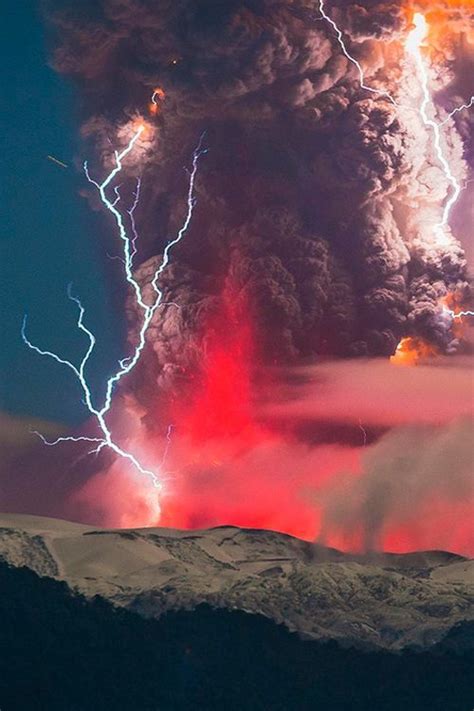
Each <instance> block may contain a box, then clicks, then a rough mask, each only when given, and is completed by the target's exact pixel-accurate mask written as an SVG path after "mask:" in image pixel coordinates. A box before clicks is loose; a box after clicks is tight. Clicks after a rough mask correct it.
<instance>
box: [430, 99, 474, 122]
mask: <svg viewBox="0 0 474 711" xmlns="http://www.w3.org/2000/svg"><path fill="white" fill-rule="evenodd" d="M473 106H474V96H471V98H470V99H469V103H467V104H463V105H462V106H456V108H455V109H453V110H452V111H451V113H449V114H448V115H447V116H446V118H445V119H444V121H441V123H440V124H439V125H440V126H445V125H446V124H447V123H448V121H449V120H450V119H452V118H453V116H455V115H456V114H458V113H459V112H460V111H466V110H467V109H472V107H473Z"/></svg>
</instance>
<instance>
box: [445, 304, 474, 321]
mask: <svg viewBox="0 0 474 711" xmlns="http://www.w3.org/2000/svg"><path fill="white" fill-rule="evenodd" d="M443 312H444V313H445V314H448V315H449V316H450V317H451V318H452V319H453V320H454V319H458V318H459V319H461V318H463V317H465V316H474V311H453V310H452V309H448V308H446V306H444V307H443Z"/></svg>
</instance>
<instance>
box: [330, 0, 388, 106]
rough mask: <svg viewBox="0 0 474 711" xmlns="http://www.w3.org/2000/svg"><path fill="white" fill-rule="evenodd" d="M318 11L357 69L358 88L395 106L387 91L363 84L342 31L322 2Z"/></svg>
mask: <svg viewBox="0 0 474 711" xmlns="http://www.w3.org/2000/svg"><path fill="white" fill-rule="evenodd" d="M319 11H320V13H321V15H322V17H323V18H324V19H325V20H326V22H328V23H329V24H330V25H331V27H332V28H333V30H334V31H335V33H336V37H337V41H338V42H339V44H340V46H341V49H342V52H343V54H344V56H345V57H347V59H348V60H349V61H350V62H352V64H353V65H354V66H355V67H356V68H357V71H358V73H359V82H360V86H361V88H362V89H365V90H366V91H370V93H371V94H377V95H378V96H386V97H387V99H388V100H389V101H391V102H392V104H396V101H395V99H394V98H393V96H391V94H389V93H388V91H384V90H381V89H374V88H373V87H372V86H367V84H366V83H365V77H364V70H363V69H362V67H361V65H360V62H358V61H357V59H356V58H355V57H353V56H352V54H350V52H349V50H348V49H347V47H346V44H345V42H344V36H343V34H342V31H341V30H340V29H339V27H338V26H337V24H336V23H335V22H334V20H333V19H332V18H331V17H329V15H327V14H326V11H325V9H324V0H319Z"/></svg>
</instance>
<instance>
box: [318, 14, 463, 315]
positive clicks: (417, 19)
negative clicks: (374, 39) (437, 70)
mask: <svg viewBox="0 0 474 711" xmlns="http://www.w3.org/2000/svg"><path fill="white" fill-rule="evenodd" d="M319 10H320V12H321V15H322V17H323V18H324V19H325V20H326V21H327V22H328V23H329V24H330V25H331V27H332V28H333V29H334V31H335V32H336V36H337V40H338V42H339V44H340V46H341V49H342V51H343V53H344V55H345V56H346V57H347V59H349V61H350V62H352V64H354V65H355V66H356V67H357V71H358V73H359V81H360V86H361V87H362V88H363V89H365V90H366V91H369V92H371V93H373V94H378V95H382V96H385V97H387V98H388V99H389V100H390V101H391V102H392V103H393V104H394V105H397V102H396V101H395V99H394V98H393V97H392V96H391V94H389V93H388V92H386V91H380V90H378V89H374V88H373V87H370V86H368V85H367V84H366V83H365V77H364V71H363V69H362V67H361V65H360V63H359V62H358V61H357V59H355V57H353V56H352V55H351V54H350V52H349V51H348V49H347V47H346V44H345V42H344V37H343V33H342V31H341V29H340V28H339V27H338V25H337V24H336V22H335V21H334V20H333V19H332V18H331V17H329V15H327V13H326V12H325V9H324V0H319ZM413 24H414V27H413V29H412V30H411V31H410V33H409V34H408V37H407V40H406V43H405V49H406V51H407V52H408V54H410V55H411V56H412V57H413V58H414V60H415V63H416V67H417V72H418V74H419V77H420V82H421V88H422V96H423V98H422V102H421V104H420V106H419V107H418V108H417V111H418V113H419V114H420V116H421V120H422V122H423V124H424V126H426V128H427V129H429V130H431V131H433V135H434V147H435V151H436V156H437V158H438V161H439V164H440V166H441V168H442V170H443V172H444V175H445V177H446V180H447V182H448V183H449V185H450V187H451V195H450V196H449V198H448V199H447V200H446V203H445V205H444V208H443V212H442V219H441V221H440V222H439V223H438V224H437V225H435V227H434V230H435V235H436V238H437V241H438V243H439V244H449V242H450V240H449V237H448V236H447V234H446V229H447V228H448V227H449V219H450V215H451V211H452V209H453V207H454V205H455V204H456V203H457V201H458V198H459V195H460V194H461V192H462V187H461V185H460V184H459V181H458V180H457V178H456V176H455V175H454V173H453V171H452V169H451V166H450V164H449V160H448V159H447V157H446V155H445V153H444V150H443V145H442V131H441V129H442V127H443V126H445V125H446V124H447V123H448V122H449V121H450V120H451V119H452V118H453V117H454V116H455V115H456V114H457V113H459V112H460V111H464V110H466V109H470V108H472V107H473V106H474V96H471V98H470V100H469V101H468V102H467V103H466V104H462V106H457V107H456V108H454V109H453V110H452V111H451V112H450V113H449V114H448V116H447V117H446V118H445V119H444V120H443V121H441V122H439V123H438V122H436V121H434V120H433V119H432V118H430V117H429V115H428V109H429V107H430V106H433V99H432V96H431V93H430V88H429V74H428V70H427V68H426V66H425V63H424V60H423V55H422V51H421V49H422V46H423V43H424V41H425V39H426V37H427V35H428V23H427V21H426V18H425V16H424V15H423V14H422V13H420V12H417V13H415V14H414V17H413ZM443 311H444V313H448V314H449V315H450V316H451V317H452V318H453V319H457V318H462V317H463V316H474V312H472V311H461V312H460V313H455V312H454V311H451V310H450V309H447V308H446V307H443Z"/></svg>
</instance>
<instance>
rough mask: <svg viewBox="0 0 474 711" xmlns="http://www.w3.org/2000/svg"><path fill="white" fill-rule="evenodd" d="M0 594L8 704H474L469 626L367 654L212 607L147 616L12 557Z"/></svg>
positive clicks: (4, 701) (465, 708) (3, 688)
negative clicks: (430, 643) (73, 588)
mask: <svg viewBox="0 0 474 711" xmlns="http://www.w3.org/2000/svg"><path fill="white" fill-rule="evenodd" d="M0 592H1V595H0V708H1V710H2V711H13V710H16V709H24V710H25V711H35V710H36V709H44V710H45V711H46V710H47V711H53V710H56V709H57V710H58V711H101V710H102V709H104V710H105V709H107V710H109V709H124V710H125V709H126V710H127V711H142V710H143V711H145V709H146V710H148V709H150V710H152V709H153V710H158V709H160V710H161V709H163V710H168V709H169V710H177V711H178V710H181V709H183V711H184V710H185V709H186V711H190V710H191V709H203V710H206V709H209V710H212V709H225V710H226V711H232V710H233V709H235V710H237V709H239V710H241V711H242V710H246V709H248V710H249V711H259V710H260V709H261V710H262V711H263V710H265V711H267V710H271V709H279V710H281V711H287V710H291V709H295V711H296V710H298V711H299V710H301V711H304V710H305V709H315V710H316V709H321V710H324V711H333V710H334V711H336V710H338V711H339V710H341V711H342V710H343V709H344V710H346V709H347V711H349V710H350V711H362V710H364V711H369V709H370V710H371V711H372V710H377V711H389V710H390V711H400V710H401V709H403V710H404V711H436V710H439V711H471V709H472V707H473V703H474V694H473V692H472V689H473V688H474V684H473V668H474V654H473V650H472V647H473V638H474V632H473V630H472V627H468V626H462V627H461V628H458V629H456V630H453V631H452V632H451V634H450V638H449V639H447V640H445V641H443V643H442V644H440V645H438V646H437V647H434V648H432V650H431V651H430V652H420V653H416V652H409V651H405V652H404V653H402V654H393V653H390V652H386V651H378V652H371V653H364V652H361V651H357V650H355V649H353V648H349V649H343V648H341V647H340V646H338V645H337V644H336V643H335V642H332V643H328V644H324V643H320V642H316V641H302V640H301V639H300V638H299V637H298V636H297V635H295V634H292V633H290V632H288V631H287V630H286V629H285V628H284V627H282V626H278V625H275V624H274V623H273V622H271V621H269V620H268V619H265V618H263V617H260V616H258V615H249V614H246V613H244V612H230V611H226V610H213V609H211V608H210V607H207V606H200V607H198V608H197V609H195V610H194V611H180V612H174V613H168V614H167V615H165V616H164V617H162V618H161V619H159V620H146V619H143V618H142V617H140V616H138V615H135V614H133V613H131V612H128V611H126V610H121V609H115V608H113V607H112V606H111V605H110V604H109V603H107V602H104V601H103V600H100V599H98V598H96V599H94V600H92V601H86V600H85V599H84V598H82V597H80V596H74V595H72V594H71V592H70V590H69V588H68V587H67V586H66V585H65V584H64V583H61V582H57V581H54V580H51V579H48V578H39V577H38V576H37V575H36V574H35V573H33V572H32V571H30V570H27V569H21V568H20V569H15V568H11V567H9V566H7V565H6V564H0ZM459 640H460V641H461V644H458V641H459Z"/></svg>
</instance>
